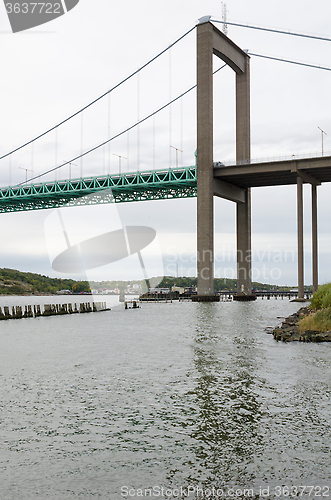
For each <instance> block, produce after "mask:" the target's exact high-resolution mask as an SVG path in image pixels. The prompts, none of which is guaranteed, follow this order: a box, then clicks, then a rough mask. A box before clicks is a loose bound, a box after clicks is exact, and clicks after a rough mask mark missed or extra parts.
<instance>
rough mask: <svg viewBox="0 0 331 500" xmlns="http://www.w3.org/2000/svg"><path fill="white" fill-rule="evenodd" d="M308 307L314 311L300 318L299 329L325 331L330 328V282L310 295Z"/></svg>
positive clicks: (303, 330)
mask: <svg viewBox="0 0 331 500" xmlns="http://www.w3.org/2000/svg"><path fill="white" fill-rule="evenodd" d="M310 307H311V308H312V309H315V311H316V312H313V313H311V314H310V315H309V316H306V317H304V318H302V319H300V321H299V324H298V327H299V330H300V331H301V332H305V331H307V330H315V331H318V332H327V331H329V330H331V283H326V284H325V285H321V286H320V287H319V289H318V290H317V292H315V293H314V295H313V296H312V299H311V304H310Z"/></svg>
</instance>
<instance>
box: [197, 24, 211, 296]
mask: <svg viewBox="0 0 331 500" xmlns="http://www.w3.org/2000/svg"><path fill="white" fill-rule="evenodd" d="M212 36H213V32H212V25H211V24H210V23H204V24H200V25H198V26H197V123H198V130H197V145H198V151H197V239H198V241H197V275H198V295H200V296H211V295H214V209H213V194H214V190H213V178H214V174H213V51H212V43H213V41H212V40H213V39H212Z"/></svg>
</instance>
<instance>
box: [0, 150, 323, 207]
mask: <svg viewBox="0 0 331 500" xmlns="http://www.w3.org/2000/svg"><path fill="white" fill-rule="evenodd" d="M297 172H299V173H300V174H301V175H302V176H303V181H304V182H313V183H316V184H319V183H321V182H331V157H330V156H323V157H320V158H305V159H292V160H282V161H270V162H266V163H249V164H241V165H234V166H217V167H215V168H214V177H215V178H217V179H221V180H223V181H226V182H227V183H229V184H233V185H235V186H238V187H240V188H248V187H260V186H278V185H288V184H296V183H297ZM196 186H197V177H196V167H195V166H192V167H182V168H176V169H168V170H150V171H145V172H132V173H126V174H116V175H107V176H96V177H83V178H81V179H67V180H62V181H60V180H59V181H54V182H43V183H36V184H24V185H20V186H12V187H5V188H0V213H1V212H18V211H23V210H24V211H28V210H41V209H47V208H58V207H61V206H64V205H68V204H69V205H86V204H89V205H92V204H99V203H110V202H112V201H114V202H116V203H121V202H130V201H145V200H162V199H163V200H164V199H171V198H191V197H195V196H196V195H197V188H196ZM105 192H107V195H106V196H104V193H105ZM102 193H103V195H101V194H102Z"/></svg>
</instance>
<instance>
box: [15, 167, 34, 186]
mask: <svg viewBox="0 0 331 500" xmlns="http://www.w3.org/2000/svg"><path fill="white" fill-rule="evenodd" d="M18 168H20V169H21V170H25V182H26V183H27V182H28V172H33V170H32V169H31V168H24V167H18Z"/></svg>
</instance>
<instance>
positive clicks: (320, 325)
mask: <svg viewBox="0 0 331 500" xmlns="http://www.w3.org/2000/svg"><path fill="white" fill-rule="evenodd" d="M298 327H299V331H300V332H306V331H307V330H315V331H317V332H327V331H329V330H331V308H328V309H321V310H320V311H316V312H315V313H312V314H310V315H309V316H306V317H305V318H302V319H300V321H299V324H298Z"/></svg>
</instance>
